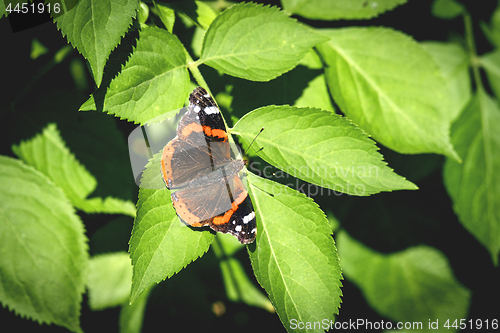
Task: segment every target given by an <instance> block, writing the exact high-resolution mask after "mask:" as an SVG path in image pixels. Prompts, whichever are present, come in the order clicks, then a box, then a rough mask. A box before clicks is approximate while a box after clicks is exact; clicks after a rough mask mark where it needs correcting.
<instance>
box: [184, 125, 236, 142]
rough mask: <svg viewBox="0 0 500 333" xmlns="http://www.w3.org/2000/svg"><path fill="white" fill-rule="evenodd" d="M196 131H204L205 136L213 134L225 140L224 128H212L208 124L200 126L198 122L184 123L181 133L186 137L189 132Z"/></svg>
mask: <svg viewBox="0 0 500 333" xmlns="http://www.w3.org/2000/svg"><path fill="white" fill-rule="evenodd" d="M193 132H196V133H200V132H205V134H206V135H207V136H215V137H218V138H221V139H224V141H226V140H227V133H226V131H224V130H221V129H212V128H211V127H210V126H201V125H200V124H197V123H191V124H189V125H186V127H184V128H183V129H182V132H181V133H182V135H183V136H184V137H188V136H189V135H190V134H191V133H193Z"/></svg>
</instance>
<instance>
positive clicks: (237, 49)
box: [200, 3, 326, 81]
mask: <svg viewBox="0 0 500 333" xmlns="http://www.w3.org/2000/svg"><path fill="white" fill-rule="evenodd" d="M325 40H326V39H325V38H324V36H322V35H320V34H317V33H315V32H314V31H313V30H311V29H309V28H307V27H305V26H303V25H302V24H300V23H298V22H297V21H296V20H294V19H291V18H289V17H288V16H287V15H286V14H285V13H284V12H282V11H280V10H279V9H278V8H275V7H264V6H262V5H257V4H253V3H243V4H238V5H234V6H232V7H231V8H229V9H227V10H225V11H224V12H222V14H220V15H219V16H217V18H216V19H215V20H214V22H213V23H212V24H211V25H210V28H209V29H208V30H207V33H206V34H205V39H204V40H203V49H202V55H201V58H200V61H201V62H202V63H205V64H207V65H209V66H211V67H214V68H215V69H217V70H219V71H222V72H223V73H225V74H229V75H232V76H236V77H240V78H244V79H247V80H252V81H269V80H272V79H274V78H276V77H278V76H280V75H281V74H283V73H286V72H288V71H290V70H291V69H292V68H294V67H295V66H297V64H298V63H299V61H300V59H302V57H304V55H305V54H306V53H307V52H308V51H309V50H310V49H311V47H313V46H314V45H316V44H318V43H320V42H324V41H325Z"/></svg>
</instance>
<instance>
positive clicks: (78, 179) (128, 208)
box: [12, 124, 135, 216]
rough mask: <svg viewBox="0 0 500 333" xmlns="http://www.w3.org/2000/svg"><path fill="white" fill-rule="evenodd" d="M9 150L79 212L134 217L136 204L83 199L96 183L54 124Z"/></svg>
mask: <svg viewBox="0 0 500 333" xmlns="http://www.w3.org/2000/svg"><path fill="white" fill-rule="evenodd" d="M12 150H13V151H14V153H15V154H16V155H17V156H19V158H21V159H22V160H23V161H24V162H25V163H26V164H29V165H31V166H33V167H35V168H36V169H37V170H38V171H40V172H42V173H43V174H45V175H46V176H47V177H49V178H50V179H51V180H52V181H53V182H54V183H56V184H57V185H58V186H59V187H61V188H62V189H63V191H64V192H65V194H66V196H67V197H68V198H69V199H70V201H71V202H72V203H73V205H75V207H77V208H78V209H81V210H83V211H84V212H86V213H109V214H126V215H130V216H135V205H134V204H133V203H132V202H131V201H125V200H121V199H117V198H112V197H107V198H105V199H104V200H103V199H102V198H97V197H96V198H90V199H86V198H87V196H88V195H89V194H91V193H92V192H93V191H94V190H95V188H96V186H97V181H96V180H95V178H94V177H93V176H92V175H91V174H90V173H89V172H88V171H87V170H86V169H85V167H84V166H83V165H81V164H80V162H78V160H77V159H76V158H75V156H74V155H73V154H71V152H70V151H69V150H68V148H67V147H66V145H65V142H64V141H63V139H62V138H61V136H60V135H59V131H58V130H57V128H56V125H55V124H49V125H48V126H47V127H46V128H45V129H44V130H43V133H42V134H38V135H37V136H35V137H34V138H33V139H31V140H29V141H25V142H21V143H20V144H19V145H18V146H17V145H14V146H13V147H12Z"/></svg>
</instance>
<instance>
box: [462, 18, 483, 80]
mask: <svg viewBox="0 0 500 333" xmlns="http://www.w3.org/2000/svg"><path fill="white" fill-rule="evenodd" d="M464 26H465V38H466V41H467V48H468V49H469V58H470V65H471V67H472V74H473V76H474V81H475V83H476V88H477V90H480V89H481V90H482V89H483V83H482V81H481V74H480V73H479V66H480V60H479V57H478V56H477V52H476V44H475V42H474V31H473V28H472V19H471V17H470V14H469V13H467V12H466V13H465V14H464Z"/></svg>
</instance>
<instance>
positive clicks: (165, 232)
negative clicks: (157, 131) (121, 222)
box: [130, 154, 214, 302]
mask: <svg viewBox="0 0 500 333" xmlns="http://www.w3.org/2000/svg"><path fill="white" fill-rule="evenodd" d="M160 159H161V154H156V155H155V156H154V158H153V160H152V161H151V162H150V163H148V165H147V166H146V170H145V171H144V173H143V176H142V179H141V189H140V190H139V201H138V202H137V217H136V219H135V222H134V228H133V230H132V237H131V238H130V256H131V258H132V265H133V266H134V269H133V272H134V274H133V277H132V292H131V296H130V301H131V302H133V301H135V300H136V299H137V298H138V297H139V295H140V294H141V293H142V292H144V291H145V290H146V289H147V288H149V287H151V286H152V285H153V284H155V283H159V282H161V281H163V280H165V278H168V277H171V276H172V275H174V274H175V273H177V272H179V271H180V270H181V269H183V268H184V267H186V266H187V265H188V264H189V263H191V262H192V261H194V260H196V259H198V258H199V257H201V256H202V255H203V254H205V252H207V251H208V248H209V246H210V243H212V241H213V238H214V235H213V234H212V233H211V232H210V231H209V230H207V228H194V229H195V230H193V228H191V227H188V226H185V225H184V224H183V223H181V222H180V220H179V218H178V217H177V214H176V213H175V210H174V206H173V205H172V200H171V199H170V191H169V190H168V189H167V188H166V187H165V185H164V183H163V186H161V184H162V182H163V179H162V178H161V173H160ZM155 188H156V189H160V190H155Z"/></svg>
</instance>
